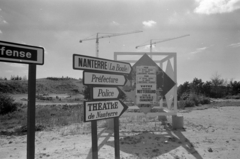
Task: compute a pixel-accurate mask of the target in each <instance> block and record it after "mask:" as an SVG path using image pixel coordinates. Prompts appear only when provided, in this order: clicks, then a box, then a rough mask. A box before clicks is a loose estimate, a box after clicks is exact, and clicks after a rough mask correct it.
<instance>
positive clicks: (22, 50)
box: [0, 41, 44, 65]
mask: <svg viewBox="0 0 240 159" xmlns="http://www.w3.org/2000/svg"><path fill="white" fill-rule="evenodd" d="M0 61H5V62H14V63H26V64H37V65H43V64H44V48H42V47H38V46H30V45H23V44H17V43H11V42H5V41H0Z"/></svg>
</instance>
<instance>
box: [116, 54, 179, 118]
mask: <svg viewBox="0 0 240 159" xmlns="http://www.w3.org/2000/svg"><path fill="white" fill-rule="evenodd" d="M144 54H147V55H150V57H152V56H166V57H164V58H163V59H161V60H154V59H152V60H153V61H154V62H155V63H157V64H159V66H160V68H162V67H163V63H164V62H167V61H168V60H169V59H171V58H173V64H174V68H173V69H174V79H173V81H174V82H175V83H176V84H175V85H174V100H173V101H174V110H173V111H171V110H169V109H164V112H159V113H158V115H161V116H168V115H177V111H178V109H177V54H176V53H175V52H114V60H116V61H122V62H128V63H136V62H137V61H138V60H118V56H122V55H131V56H132V55H135V56H136V55H142V56H143V55H144Z"/></svg>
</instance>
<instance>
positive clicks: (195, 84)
mask: <svg viewBox="0 0 240 159" xmlns="http://www.w3.org/2000/svg"><path fill="white" fill-rule="evenodd" d="M203 84H204V83H203V82H202V80H201V79H198V78H194V79H193V81H192V83H190V91H191V92H192V93H195V94H202V93H203V90H202V86H203Z"/></svg>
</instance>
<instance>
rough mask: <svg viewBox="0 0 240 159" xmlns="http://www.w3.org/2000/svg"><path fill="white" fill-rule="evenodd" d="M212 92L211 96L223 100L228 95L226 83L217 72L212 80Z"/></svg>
mask: <svg viewBox="0 0 240 159" xmlns="http://www.w3.org/2000/svg"><path fill="white" fill-rule="evenodd" d="M211 83H212V92H211V96H212V97H213V98H221V97H223V96H224V95H226V93H227V92H226V89H224V85H225V83H226V82H225V81H224V79H222V78H221V75H219V74H218V73H217V72H216V73H215V74H214V75H213V76H212V78H211Z"/></svg>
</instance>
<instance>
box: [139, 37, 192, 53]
mask: <svg viewBox="0 0 240 159" xmlns="http://www.w3.org/2000/svg"><path fill="white" fill-rule="evenodd" d="M186 36H190V34H186V35H182V36H179V37H175V38H168V39H164V40H160V41H155V42H153V40H157V39H151V40H150V52H152V46H153V45H154V44H157V43H161V42H165V41H170V40H175V39H180V38H183V37H186ZM146 45H148V44H143V45H138V46H136V49H137V48H139V47H142V46H146Z"/></svg>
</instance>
